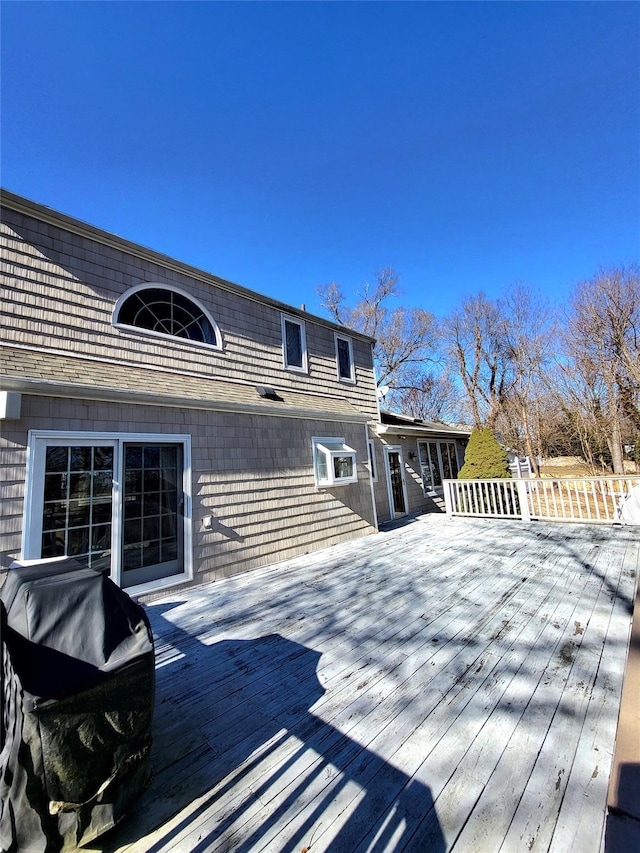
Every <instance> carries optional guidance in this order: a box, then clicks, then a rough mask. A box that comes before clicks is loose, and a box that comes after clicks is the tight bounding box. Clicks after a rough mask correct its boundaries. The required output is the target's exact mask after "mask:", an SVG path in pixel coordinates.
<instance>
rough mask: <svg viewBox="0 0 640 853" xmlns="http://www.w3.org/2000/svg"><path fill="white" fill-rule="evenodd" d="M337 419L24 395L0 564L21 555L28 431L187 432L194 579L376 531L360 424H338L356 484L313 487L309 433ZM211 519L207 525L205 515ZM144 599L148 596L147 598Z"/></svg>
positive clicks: (5, 456) (6, 457)
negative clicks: (354, 461) (354, 459)
mask: <svg viewBox="0 0 640 853" xmlns="http://www.w3.org/2000/svg"><path fill="white" fill-rule="evenodd" d="M337 426H338V425H336V424H335V423H327V422H324V421H313V420H303V419H282V420H281V419H278V418H274V417H265V416H251V415H234V414H228V413H220V412H210V411H200V410H196V409H185V410H182V409H178V408H168V407H167V408H161V407H155V406H137V405H136V406H127V405H118V404H112V403H93V402H91V401H77V400H76V401H73V400H59V399H56V398H53V397H44V396H30V395H24V396H23V399H22V417H21V418H20V420H16V421H7V422H5V425H4V427H3V430H2V439H1V442H2V443H1V447H2V454H1V456H2V474H3V483H4V490H5V495H4V499H3V522H2V527H1V534H0V542H1V545H0V548H1V552H2V565H3V566H4V567H6V566H7V565H9V563H10V562H11V561H12V560H15V559H18V558H20V556H21V548H22V533H23V524H24V519H23V510H24V498H25V476H24V474H25V466H26V457H27V444H28V430H30V429H31V430H51V429H56V430H61V431H62V432H64V433H65V435H67V436H68V437H69V438H73V435H74V434H76V433H77V434H79V433H81V432H83V433H84V432H98V433H102V432H116V433H117V432H122V433H141V434H142V433H148V432H151V431H152V432H154V433H162V434H176V433H187V434H189V435H190V436H191V465H192V467H191V484H192V496H193V510H192V528H193V563H194V579H193V582H194V583H199V582H204V581H212V580H216V579H218V578H223V577H228V576H231V575H233V574H236V573H238V572H241V571H247V570H249V569H253V568H257V567H259V566H263V565H266V564H269V563H274V562H278V561H280V560H285V559H288V558H289V557H293V556H296V555H299V554H304V553H307V552H309V551H313V550H315V549H317V548H322V547H325V546H328V545H333V544H336V543H338V542H340V541H344V540H345V539H350V538H353V537H357V536H363V535H367V534H370V533H373V532H375V530H376V526H375V518H374V512H373V505H372V501H371V493H370V488H369V472H368V470H367V467H366V464H365V460H366V436H365V427H364V426H363V425H360V424H342V425H339V429H340V430H341V432H340V435H341V436H344V438H345V440H346V441H347V442H348V443H349V444H350V445H351V446H352V447H353V448H354V449H355V450H356V451H357V452H358V483H357V484H352V485H344V486H340V487H336V488H333V489H324V490H318V489H317V488H316V486H315V481H314V475H313V464H312V457H311V438H312V436H314V435H326V434H327V433H330V434H333V433H335V432H336V429H337ZM210 515H211V516H213V526H212V528H211V529H210V530H206V529H204V527H203V519H204V518H205V517H206V516H210ZM149 597H152V596H147V598H149Z"/></svg>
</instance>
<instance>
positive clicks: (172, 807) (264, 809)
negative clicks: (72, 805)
mask: <svg viewBox="0 0 640 853" xmlns="http://www.w3.org/2000/svg"><path fill="white" fill-rule="evenodd" d="M639 553H640V531H639V530H638V529H637V528H635V529H633V528H619V527H618V528H611V527H596V526H586V525H584V526H583V525H575V524H573V525H567V524H549V523H535V524H528V525H527V524H522V523H518V522H505V521H491V520H486V519H453V520H451V519H446V518H444V517H443V516H435V515H430V516H423V517H422V518H421V519H417V520H415V521H413V522H412V523H409V524H406V525H405V526H402V527H399V528H396V529H395V530H389V531H387V532H383V533H380V534H379V535H377V536H372V537H367V538H365V539H360V540H358V541H355V542H352V543H349V544H347V545H341V546H337V547H334V548H331V549H327V550H326V551H322V552H317V553H314V554H310V555H308V556H306V557H303V558H299V559H295V560H291V561H288V562H287V563H281V564H279V565H278V566H273V567H270V568H268V569H263V570H259V571H257V572H252V573H248V574H245V575H242V576H239V577H236V578H232V579H229V580H226V581H221V582H218V583H215V584H212V585H209V586H207V587H199V588H196V589H192V590H189V591H187V592H184V593H181V594H174V595H173V596H170V597H167V598H165V599H163V600H160V601H158V602H156V603H154V604H152V605H150V606H149V608H148V610H149V613H150V616H151V619H152V623H153V628H154V631H155V634H156V637H157V679H158V683H157V711H156V718H155V723H154V738H155V742H154V753H155V754H154V762H153V763H154V770H155V776H154V779H153V781H152V784H151V786H150V788H149V789H148V790H147V792H146V793H145V794H144V795H143V797H142V798H141V800H140V801H139V803H138V805H137V807H136V808H135V809H134V811H133V812H132V814H131V816H130V817H129V818H127V820H126V821H125V822H123V824H121V825H120V826H119V827H118V828H117V829H116V830H115V831H114V833H112V835H111V836H110V837H108V839H107V840H106V841H103V842H102V845H101V846H99V847H95V848H94V849H100V850H104V851H110V852H111V851H125V850H126V851H131V853H133V851H146V853H160V851H166V852H167V853H169V851H197V853H204V851H234V853H249V851H259V850H267V851H291V853H301V851H309V853H316V852H317V853H320V851H330V853H341V851H344V853H364V851H376V853H381V851H412V853H443V851H447V850H452V851H455V853H463V851H464V853H485V851H486V853H493V851H502V853H513V851H531V850H533V851H543V850H544V851H547V850H552V851H557V853H570V851H580V853H597V851H599V850H600V847H601V838H602V832H603V826H604V819H605V810H606V797H607V783H608V778H609V771H610V766H611V758H612V753H613V748H614V739H615V731H616V722H617V716H618V707H619V701H620V693H621V687H622V678H623V672H624V666H625V658H626V650H627V644H628V638H629V627H630V618H631V604H632V601H633V596H634V588H635V581H636V575H637V571H638V565H639Z"/></svg>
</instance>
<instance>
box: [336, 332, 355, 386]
mask: <svg viewBox="0 0 640 853" xmlns="http://www.w3.org/2000/svg"><path fill="white" fill-rule="evenodd" d="M336 362H337V365H338V379H339V380H340V381H341V382H355V381H356V375H355V369H354V365H353V344H352V343H351V338H345V337H343V336H342V335H336Z"/></svg>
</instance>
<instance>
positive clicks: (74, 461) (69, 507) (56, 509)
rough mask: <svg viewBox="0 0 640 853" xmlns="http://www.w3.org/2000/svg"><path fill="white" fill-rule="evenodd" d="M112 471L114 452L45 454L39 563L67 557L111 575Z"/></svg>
mask: <svg viewBox="0 0 640 853" xmlns="http://www.w3.org/2000/svg"><path fill="white" fill-rule="evenodd" d="M113 465H114V449H113V447H109V446H104V447H103V446H88V445H75V446H74V445H71V446H69V445H66V446H63V445H60V446H59V445H51V446H48V447H47V448H46V452H45V468H44V501H43V507H42V547H41V553H40V556H41V557H58V556H62V555H64V554H66V555H68V556H70V557H74V558H75V559H76V560H78V561H79V562H80V563H83V564H84V565H86V566H89V567H90V568H93V569H100V570H109V568H110V566H111V517H112V509H111V508H112V488H113Z"/></svg>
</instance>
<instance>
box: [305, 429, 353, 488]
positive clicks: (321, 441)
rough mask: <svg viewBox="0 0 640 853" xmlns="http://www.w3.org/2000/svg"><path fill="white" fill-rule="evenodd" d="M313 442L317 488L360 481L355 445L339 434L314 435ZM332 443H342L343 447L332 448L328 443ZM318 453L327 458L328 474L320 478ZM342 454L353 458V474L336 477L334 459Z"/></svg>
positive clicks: (314, 474)
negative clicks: (351, 444) (351, 445)
mask: <svg viewBox="0 0 640 853" xmlns="http://www.w3.org/2000/svg"><path fill="white" fill-rule="evenodd" d="M311 443H312V454H313V455H312V459H313V476H314V479H315V483H316V486H317V488H319V489H326V488H333V487H334V486H346V485H349V484H351V483H357V482H358V466H357V452H356V451H355V450H354V449H353V447H349V445H348V444H346V443H345V440H344V438H338V437H337V436H331V437H327V436H324V437H320V436H314V437H313V438H312V439H311ZM330 444H341V445H342V447H341V448H340V449H335V450H332V449H331V448H330V447H328V446H327V445H330ZM318 454H322V455H323V456H324V457H325V460H326V466H327V476H326V477H325V478H320V476H319V475H318V464H317V458H318ZM340 456H349V457H351V460H352V472H353V473H352V475H351V476H350V477H336V476H335V468H334V465H333V461H334V459H335V458H337V457H340Z"/></svg>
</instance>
